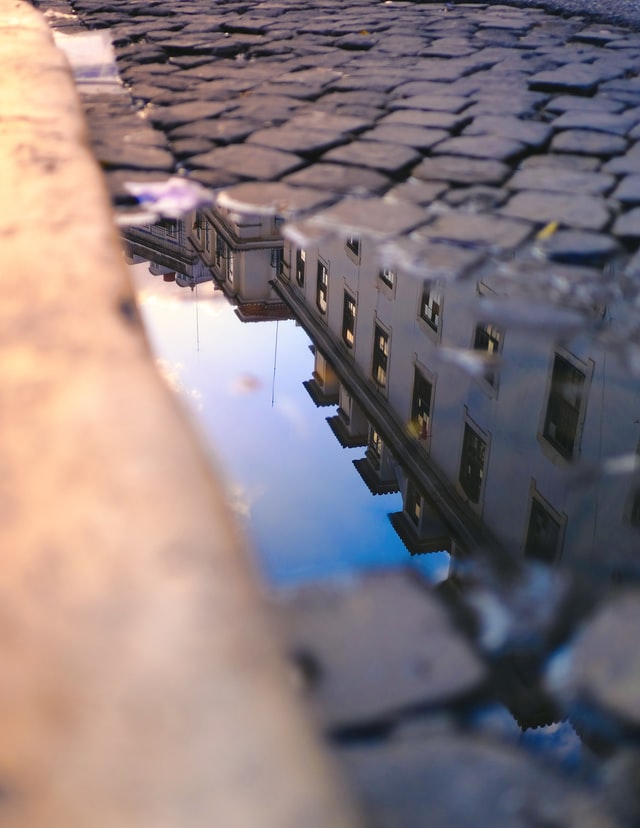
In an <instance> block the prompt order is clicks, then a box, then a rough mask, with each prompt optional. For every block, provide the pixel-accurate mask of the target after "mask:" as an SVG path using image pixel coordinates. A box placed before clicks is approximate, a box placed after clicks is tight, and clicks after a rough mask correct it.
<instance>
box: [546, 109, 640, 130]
mask: <svg viewBox="0 0 640 828" xmlns="http://www.w3.org/2000/svg"><path fill="white" fill-rule="evenodd" d="M637 122H638V119H637V118H633V117H631V118H630V117H628V116H627V115H626V114H625V113H619V112H618V113H612V112H595V111H583V110H578V109H572V110H569V111H568V112H564V113H563V114H562V115H560V116H559V117H558V118H556V119H555V120H554V121H552V122H551V126H552V127H553V128H554V129H580V130H594V131H596V132H607V133H610V134H612V135H622V136H624V135H626V134H627V133H628V132H629V130H630V129H631V128H632V127H633V126H635V124H636V123H637Z"/></svg>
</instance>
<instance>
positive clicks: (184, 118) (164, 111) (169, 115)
mask: <svg viewBox="0 0 640 828" xmlns="http://www.w3.org/2000/svg"><path fill="white" fill-rule="evenodd" d="M232 106H233V105H232V104H230V103H229V102H228V101H193V102H190V103H182V104H176V105H175V106H164V107H152V108H151V109H149V110H148V113H147V117H148V118H149V120H150V121H152V122H153V123H154V124H161V125H162V126H163V127H172V126H178V125H179V124H187V123H190V122H192V121H197V120H200V119H202V118H213V117H214V116H216V115H220V113H221V112H226V111H228V110H229V109H230V108H232Z"/></svg>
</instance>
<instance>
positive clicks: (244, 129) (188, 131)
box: [169, 118, 259, 144]
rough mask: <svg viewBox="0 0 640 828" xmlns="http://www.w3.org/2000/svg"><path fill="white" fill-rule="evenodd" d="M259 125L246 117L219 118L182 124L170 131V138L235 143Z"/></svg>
mask: <svg viewBox="0 0 640 828" xmlns="http://www.w3.org/2000/svg"><path fill="white" fill-rule="evenodd" d="M258 127H259V124H258V123H257V122H256V121H251V120H247V119H245V118H224V119H222V118H218V119H214V120H208V121H196V122H195V123H193V124H192V123H188V124H182V125H181V126H178V127H175V128H174V129H171V130H170V131H169V138H170V139H171V140H174V139H179V138H191V139H198V138H207V139H208V140H210V141H213V142H214V143H215V144H233V143H235V142H239V141H242V140H243V139H244V138H246V137H247V135H251V133H252V132H254V131H255V130H257V129H258Z"/></svg>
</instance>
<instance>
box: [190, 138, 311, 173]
mask: <svg viewBox="0 0 640 828" xmlns="http://www.w3.org/2000/svg"><path fill="white" fill-rule="evenodd" d="M189 164H190V166H193V167H204V168H205V169H221V170H226V171H227V172H229V173H232V174H233V175H237V176H240V177H241V178H255V179H257V180H264V179H274V178H279V177H280V176H282V175H285V174H286V173H288V172H292V171H293V170H294V169H296V167H300V166H302V160H301V158H300V157H299V156H297V155H293V154H292V153H289V152H280V151H279V150H274V149H268V148H266V147H258V146H250V145H242V146H228V147H218V148H217V149H213V150H210V152H205V153H203V154H202V155H194V156H193V157H192V158H190V159H189Z"/></svg>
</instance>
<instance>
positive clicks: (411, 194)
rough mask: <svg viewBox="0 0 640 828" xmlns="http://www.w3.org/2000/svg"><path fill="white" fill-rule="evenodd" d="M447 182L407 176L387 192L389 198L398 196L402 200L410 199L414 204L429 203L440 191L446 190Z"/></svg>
mask: <svg viewBox="0 0 640 828" xmlns="http://www.w3.org/2000/svg"><path fill="white" fill-rule="evenodd" d="M446 190H447V184H446V183H444V182H442V181H438V182H436V181H433V182H427V181H419V180H418V179H416V178H409V179H408V180H407V181H404V182H403V183H402V184H398V185H397V186H395V187H393V188H392V189H391V190H389V192H388V193H387V196H388V197H389V198H399V199H401V200H403V201H411V202H413V203H414V204H423V205H425V206H426V205H428V204H431V202H432V201H435V199H437V198H438V196H440V195H441V194H442V193H444V192H446Z"/></svg>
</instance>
